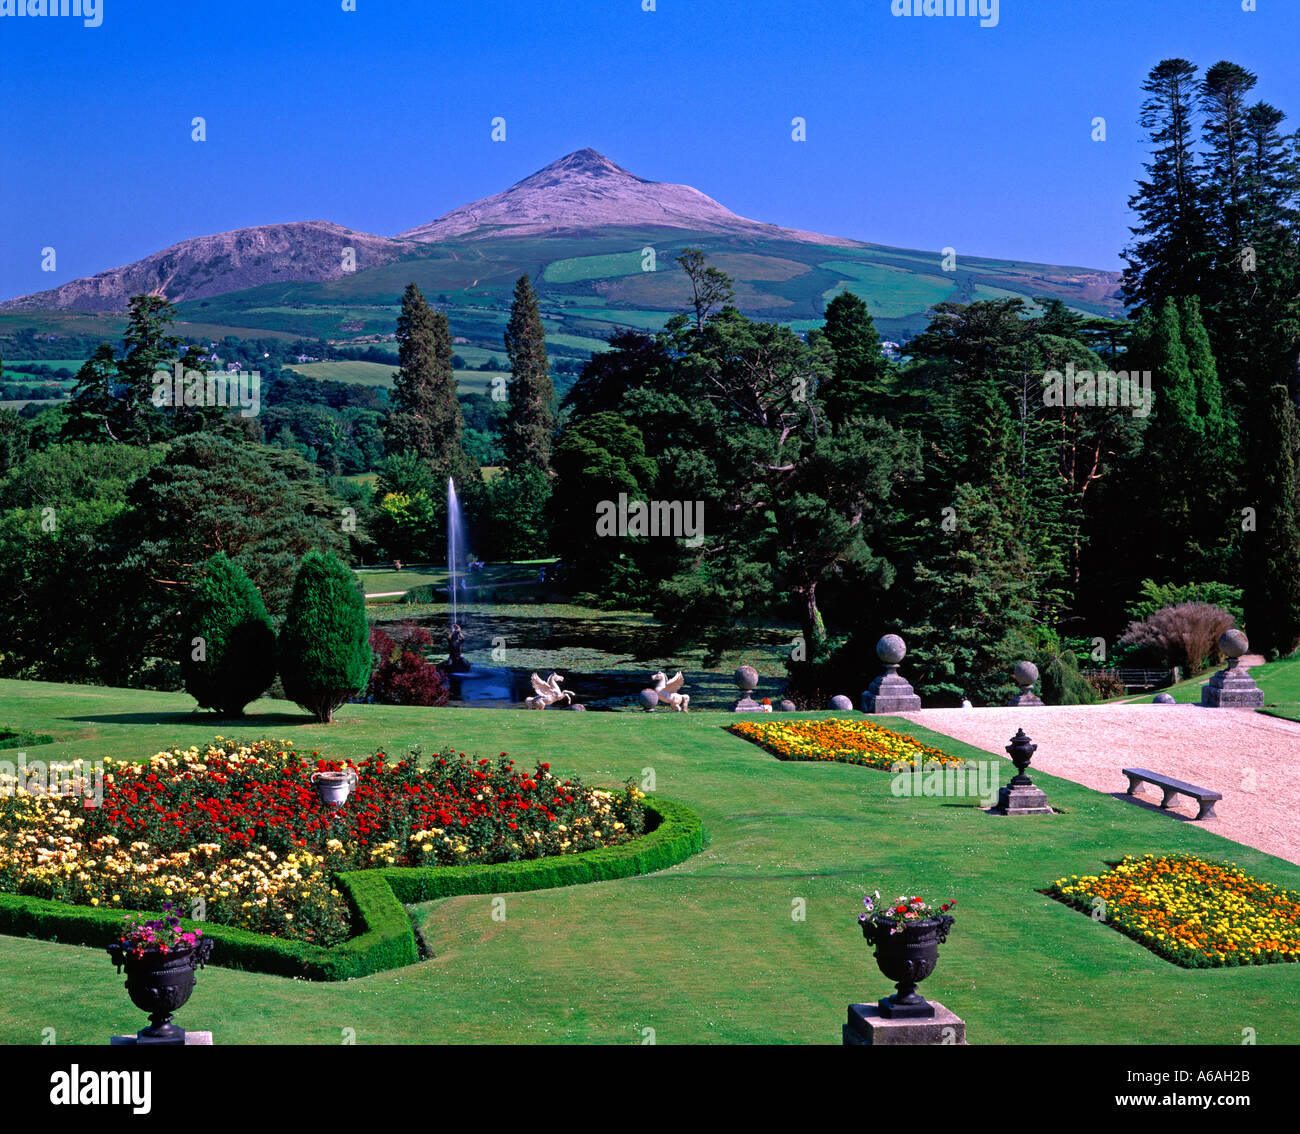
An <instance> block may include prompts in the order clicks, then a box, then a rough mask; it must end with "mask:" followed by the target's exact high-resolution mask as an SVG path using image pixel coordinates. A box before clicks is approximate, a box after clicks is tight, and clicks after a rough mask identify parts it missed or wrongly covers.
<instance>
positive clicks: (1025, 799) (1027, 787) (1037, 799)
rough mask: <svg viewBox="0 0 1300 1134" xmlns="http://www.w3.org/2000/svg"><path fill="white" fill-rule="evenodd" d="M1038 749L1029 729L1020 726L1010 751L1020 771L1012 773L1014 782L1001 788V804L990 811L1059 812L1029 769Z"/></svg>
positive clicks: (999, 795)
mask: <svg viewBox="0 0 1300 1134" xmlns="http://www.w3.org/2000/svg"><path fill="white" fill-rule="evenodd" d="M1037 750H1038V745H1037V744H1034V743H1033V742H1032V741H1031V740H1030V739H1029V737H1027V736H1026V735H1025V730H1024V729H1023V728H1020V729H1017V730H1016V735H1015V736H1013V737H1012V738H1011V743H1010V744H1008V745H1007V755H1008V756H1010V757H1011V762H1012V763H1013V764H1015V766H1016V774H1015V775H1014V776H1012V777H1011V782H1010V783H1009V784H1007V786H1006V787H1004V788H1001V789H999V791H998V802H997V805H996V806H994V807H991V808H989V814H990V815H1055V814H1056V811H1055V809H1054V808H1052V807H1049V806H1048V803H1047V793H1046V792H1045V791H1043V789H1042V788H1040V787H1036V786H1035V785H1034V781H1033V780H1031V779H1030V778H1029V776H1028V775H1027V774H1026V772H1025V769H1026V768H1028V767H1029V761H1030V760H1031V759H1032V758H1033V755H1034V753H1035V752H1036V751H1037Z"/></svg>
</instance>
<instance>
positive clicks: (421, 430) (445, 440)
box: [384, 283, 478, 484]
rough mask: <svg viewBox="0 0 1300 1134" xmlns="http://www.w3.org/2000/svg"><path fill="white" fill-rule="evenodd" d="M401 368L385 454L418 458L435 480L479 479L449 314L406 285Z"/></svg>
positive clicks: (386, 432) (386, 425) (400, 325)
mask: <svg viewBox="0 0 1300 1134" xmlns="http://www.w3.org/2000/svg"><path fill="white" fill-rule="evenodd" d="M397 357H398V365H399V369H398V370H397V373H396V374H395V375H394V376H393V393H392V409H391V411H390V412H389V415H388V418H387V420H386V421H385V423H384V447H385V449H386V450H387V452H388V453H389V454H397V453H402V452H406V451H410V452H413V453H415V454H417V455H418V456H419V457H420V459H421V460H422V461H424V463H425V464H426V465H427V466H428V468H429V471H430V472H431V473H432V474H433V475H434V478H435V480H437V481H439V482H442V483H445V482H446V479H447V477H449V476H450V477H455V478H456V480H457V483H461V484H464V483H467V482H468V481H469V480H472V479H477V473H478V469H477V466H474V467H473V468H472V469H471V465H472V462H471V461H470V460H469V458H468V457H467V456H466V454H465V448H464V434H465V418H464V415H463V413H462V412H461V408H460V401H459V399H458V397H457V393H456V372H455V370H454V369H453V367H452V343H451V328H450V326H449V324H448V322H447V316H446V315H445V314H443V313H442V312H441V311H435V310H434V309H433V308H431V307H430V306H429V304H428V303H427V302H426V300H425V298H424V295H423V294H422V293H421V291H420V289H419V287H418V286H417V285H416V284H414V283H411V284H407V286H406V291H405V292H404V293H403V295H402V311H401V314H400V315H399V316H398V318H397Z"/></svg>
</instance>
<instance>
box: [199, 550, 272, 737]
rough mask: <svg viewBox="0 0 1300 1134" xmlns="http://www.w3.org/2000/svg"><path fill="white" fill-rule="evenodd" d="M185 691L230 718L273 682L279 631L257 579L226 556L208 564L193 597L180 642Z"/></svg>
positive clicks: (236, 714)
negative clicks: (276, 628)
mask: <svg viewBox="0 0 1300 1134" xmlns="http://www.w3.org/2000/svg"><path fill="white" fill-rule="evenodd" d="M181 674H182V676H183V678H184V681H185V691H186V692H187V693H188V694H189V695H190V696H191V697H193V698H194V699H195V700H196V701H197V702H198V703H199V708H201V709H215V710H216V711H217V712H219V713H222V714H223V715H225V716H228V717H240V716H243V715H244V706H245V705H247V704H248V703H249V702H250V701H254V700H256V699H257V698H258V697H260V696H261V695H262V694H263V693H265V692H266V690H267V688H268V687H269V686H270V684H271V682H272V681H274V680H275V631H274V630H273V629H272V628H271V620H270V618H269V617H268V616H267V613H266V606H265V605H264V604H263V602H262V596H261V594H259V593H258V590H257V587H255V586H254V585H253V581H252V580H251V579H250V578H249V577H248V576H247V575H245V574H244V572H243V569H242V568H240V566H239V565H238V564H237V563H234V562H232V561H231V560H230V559H228V558H227V557H226V555H225V553H224V552H220V551H219V552H217V554H216V555H214V556H213V557H212V558H211V559H209V560H208V562H207V564H206V573H205V574H204V576H203V578H202V579H200V580H199V582H198V584H197V585H196V586H195V588H194V591H193V593H192V594H191V595H190V602H189V608H188V610H187V612H186V617H185V625H184V638H183V641H182V643H181Z"/></svg>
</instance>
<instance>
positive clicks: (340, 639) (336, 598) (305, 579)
mask: <svg viewBox="0 0 1300 1134" xmlns="http://www.w3.org/2000/svg"><path fill="white" fill-rule="evenodd" d="M280 680H281V682H282V684H283V685H284V694H285V696H286V697H288V698H289V700H291V701H293V702H294V703H295V704H298V705H301V706H302V707H303V708H304V709H306V710H307V711H308V712H309V713H311V714H312V716H314V717H315V718H316V719H317V720H318V721H330V720H332V719H333V717H334V710H335V709H337V708H338V707H339V706H340V705H342V704H344V703H346V702H347V701H349V700H351V699H352V698H353V697H355V696H357V694H359V693H360V692H362V690H364V689H365V688H366V685H367V684H368V682H369V680H370V633H369V628H368V626H367V624H366V606H365V599H364V598H362V595H361V588H360V586H359V585H358V584H357V581H356V578H355V577H354V576H353V574H352V572H351V571H350V570H349V569H348V568H347V567H346V566H345V565H344V564H342V563H340V562H339V560H338V559H337V558H336V557H335V556H334V555H329V554H327V555H322V554H321V553H320V552H317V551H311V552H308V553H307V554H306V555H305V556H304V557H303V560H302V565H301V566H300V567H299V568H298V577H297V578H296V579H295V580H294V584H293V596H292V597H291V598H290V599H289V609H288V612H287V613H286V614H285V619H284V626H283V627H282V628H281V630H280Z"/></svg>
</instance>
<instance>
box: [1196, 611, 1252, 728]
mask: <svg viewBox="0 0 1300 1134" xmlns="http://www.w3.org/2000/svg"><path fill="white" fill-rule="evenodd" d="M1248 649H1250V643H1249V642H1248V641H1247V640H1246V635H1245V634H1243V633H1242V632H1241V631H1240V630H1237V629H1232V630H1225V631H1224V632H1223V633H1222V634H1221V635H1220V636H1219V650H1220V652H1221V653H1222V654H1223V655H1224V656H1225V657H1226V658H1228V668H1227V669H1221V670H1219V672H1218V673H1216V674H1215V675H1214V676H1213V677H1211V678H1210V681H1209V684H1208V685H1204V686H1202V687H1201V705H1202V706H1203V707H1204V708H1207V709H1258V708H1259V707H1260V706H1261V705H1262V704H1263V703H1264V693H1263V690H1261V689H1260V687H1259V686H1258V685H1256V684H1255V679H1254V678H1253V677H1251V676H1250V673H1249V672H1248V671H1246V670H1244V669H1242V668H1241V655H1242V654H1244V653H1245V652H1246V651H1247V650H1248Z"/></svg>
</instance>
